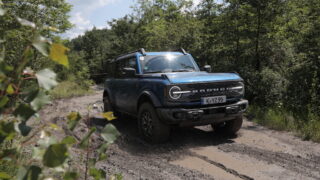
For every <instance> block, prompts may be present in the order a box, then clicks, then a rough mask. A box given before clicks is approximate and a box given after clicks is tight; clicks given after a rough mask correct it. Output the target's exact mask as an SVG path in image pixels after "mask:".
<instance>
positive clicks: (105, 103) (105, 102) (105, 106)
mask: <svg viewBox="0 0 320 180" xmlns="http://www.w3.org/2000/svg"><path fill="white" fill-rule="evenodd" d="M103 111H104V112H109V111H113V108H112V106H111V103H110V100H109V97H108V96H104V97H103Z"/></svg>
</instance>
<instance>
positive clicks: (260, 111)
mask: <svg viewBox="0 0 320 180" xmlns="http://www.w3.org/2000/svg"><path fill="white" fill-rule="evenodd" d="M247 116H248V117H249V119H250V120H253V121H254V122H256V123H259V124H261V125H264V126H266V127H269V128H271V129H276V130H282V131H293V132H295V133H296V134H297V135H299V136H301V137H302V138H304V139H306V140H313V141H316V142H320V133H319V132H320V131H319V130H320V121H319V117H317V116H311V117H309V118H310V121H308V122H304V121H303V119H302V118H300V119H298V118H299V117H298V116H296V117H295V116H294V113H292V112H290V111H288V110H285V109H284V108H281V107H276V108H275V107H274V108H260V107H258V106H255V105H252V106H250V107H249V110H248V112H247Z"/></svg>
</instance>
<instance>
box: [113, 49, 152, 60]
mask: <svg viewBox="0 0 320 180" xmlns="http://www.w3.org/2000/svg"><path fill="white" fill-rule="evenodd" d="M136 52H140V53H141V54H142V55H143V56H145V55H146V51H145V50H144V48H140V49H138V50H135V51H131V52H127V53H125V54H121V55H119V56H117V57H116V58H115V59H118V58H120V57H122V56H125V55H128V54H132V53H136Z"/></svg>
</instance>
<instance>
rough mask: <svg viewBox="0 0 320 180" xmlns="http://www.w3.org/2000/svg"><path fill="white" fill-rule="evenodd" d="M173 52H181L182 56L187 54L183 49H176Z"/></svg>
mask: <svg viewBox="0 0 320 180" xmlns="http://www.w3.org/2000/svg"><path fill="white" fill-rule="evenodd" d="M173 51H178V52H182V53H183V54H184V55H186V54H187V52H186V51H185V50H184V49H183V48H179V49H176V50H173Z"/></svg>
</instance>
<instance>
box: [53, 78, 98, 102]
mask: <svg viewBox="0 0 320 180" xmlns="http://www.w3.org/2000/svg"><path fill="white" fill-rule="evenodd" d="M91 93H93V91H92V90H91V89H90V88H87V87H85V86H83V85H80V84H77V83H76V82H73V81H63V82H61V83H59V84H58V85H57V86H56V87H55V88H54V89H53V90H52V91H51V92H50V94H51V96H52V97H53V98H54V99H61V98H69V97H75V96H83V95H86V94H91Z"/></svg>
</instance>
